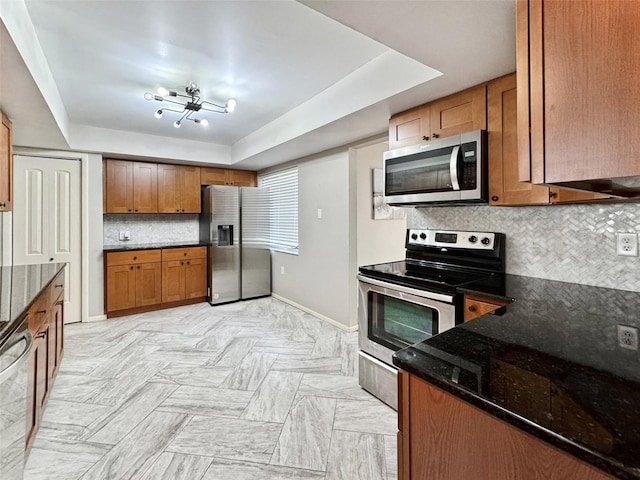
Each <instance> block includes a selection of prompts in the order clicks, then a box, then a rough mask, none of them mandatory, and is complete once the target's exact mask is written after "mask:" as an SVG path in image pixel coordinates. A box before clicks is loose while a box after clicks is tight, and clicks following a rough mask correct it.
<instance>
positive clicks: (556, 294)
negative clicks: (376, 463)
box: [393, 275, 640, 479]
mask: <svg viewBox="0 0 640 480" xmlns="http://www.w3.org/2000/svg"><path fill="white" fill-rule="evenodd" d="M499 283H501V284H500V285H498V284H497V283H496V282H493V284H492V285H486V284H485V285H482V284H477V285H473V286H471V285H467V286H466V287H465V288H464V289H460V290H459V291H461V292H462V293H468V294H475V295H479V296H483V297H487V298H495V299H497V300H513V302H512V303H509V304H508V305H507V306H506V309H505V310H506V311H505V313H504V314H503V315H501V316H498V315H485V316H483V317H480V318H478V319H476V320H473V321H471V322H468V323H466V324H463V325H458V326H457V327H455V328H453V329H451V330H448V331H446V332H443V333H441V334H440V335H436V336H434V337H432V338H430V339H428V340H425V341H424V342H421V343H418V344H416V345H413V346H411V347H408V348H405V349H403V350H400V351H398V352H396V354H395V355H394V360H393V363H394V364H395V365H396V366H398V367H399V368H402V369H403V370H406V371H408V372H409V373H411V374H414V375H417V376H418V377H420V378H422V379H424V380H426V381H428V382H430V383H432V384H434V385H436V386H438V387H440V388H442V389H444V390H446V391H448V392H450V393H452V394H454V395H456V396H457V397H459V398H462V399H464V400H466V401H468V402H470V403H472V404H474V405H476V406H478V407H480V408H482V409H483V410H485V411H486V412H488V413H490V414H492V415H494V416H496V417H499V418H501V419H503V420H505V421H507V422H509V423H511V424H512V425H515V426H517V427H519V428H521V429H523V430H525V431H527V432H529V433H531V434H533V435H536V436H537V437H538V438H540V439H542V440H545V441H547V442H549V443H551V444H553V445H555V446H557V447H559V448H561V449H563V450H565V451H567V452H569V453H571V454H573V455H575V456H576V457H579V458H581V459H583V460H585V461H587V462H589V463H591V464H593V465H595V466H596V467H598V468H600V469H602V470H605V471H607V472H609V473H611V474H613V475H615V476H617V477H618V478H625V479H640V456H639V455H638V452H639V451H640V352H639V351H638V350H632V349H628V348H623V347H621V346H620V345H619V341H618V325H624V326H631V327H635V328H639V329H640V315H639V312H640V293H638V292H628V291H624V290H614V289H607V288H598V287H590V286H585V285H578V284H572V283H565V282H556V281H550V280H543V279H537V278H530V277H522V276H517V275H505V276H504V277H502V279H501V282H499ZM454 372H455V375H454ZM452 377H457V378H458V383H456V382H454V381H453V380H452Z"/></svg>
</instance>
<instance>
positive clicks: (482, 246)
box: [407, 228, 496, 250]
mask: <svg viewBox="0 0 640 480" xmlns="http://www.w3.org/2000/svg"><path fill="white" fill-rule="evenodd" d="M495 238H496V234H495V233H491V232H462V231H453V230H423V229H416V228H410V229H409V231H408V234H407V246H409V245H422V246H426V247H443V248H466V249H474V250H492V249H493V247H494V243H495Z"/></svg>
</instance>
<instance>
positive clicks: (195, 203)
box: [180, 166, 200, 213]
mask: <svg viewBox="0 0 640 480" xmlns="http://www.w3.org/2000/svg"><path fill="white" fill-rule="evenodd" d="M180 172H181V173H180V211H181V212H182V213H200V167H186V166H185V167H180Z"/></svg>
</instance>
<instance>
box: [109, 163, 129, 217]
mask: <svg viewBox="0 0 640 480" xmlns="http://www.w3.org/2000/svg"><path fill="white" fill-rule="evenodd" d="M106 167H107V168H106V175H107V180H106V197H107V209H106V210H105V213H131V212H132V211H133V162H129V161H125V160H107V161H106Z"/></svg>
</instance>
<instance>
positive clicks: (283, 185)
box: [259, 167, 298, 255]
mask: <svg viewBox="0 0 640 480" xmlns="http://www.w3.org/2000/svg"><path fill="white" fill-rule="evenodd" d="M259 183H260V186H261V187H269V211H270V213H271V228H270V234H269V236H270V244H271V249H272V250H277V251H279V252H286V253H292V254H294V255H297V254H298V167H293V168H287V169H286V170H278V171H277V172H271V173H266V174H264V175H260V178H259Z"/></svg>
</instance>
